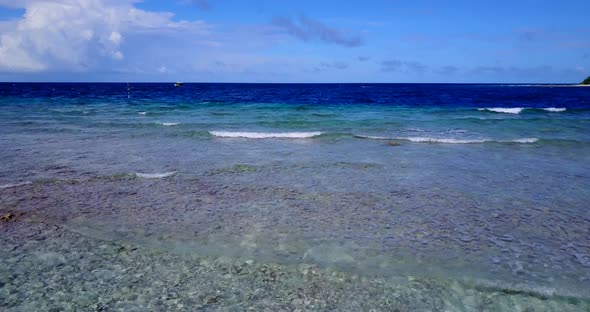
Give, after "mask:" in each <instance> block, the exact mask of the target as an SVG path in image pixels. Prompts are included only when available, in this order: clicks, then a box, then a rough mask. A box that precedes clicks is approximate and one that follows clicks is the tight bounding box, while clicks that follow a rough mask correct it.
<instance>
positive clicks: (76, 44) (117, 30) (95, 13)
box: [0, 0, 210, 72]
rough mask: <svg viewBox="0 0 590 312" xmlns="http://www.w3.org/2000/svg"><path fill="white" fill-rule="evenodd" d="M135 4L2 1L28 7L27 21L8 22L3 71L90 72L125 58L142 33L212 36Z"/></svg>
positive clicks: (124, 0)
mask: <svg viewBox="0 0 590 312" xmlns="http://www.w3.org/2000/svg"><path fill="white" fill-rule="evenodd" d="M135 2H137V1H135V0H119V1H115V0H53V1H51V0H0V6H5V7H12V8H24V9H25V10H26V11H25V14H24V16H23V17H22V18H21V19H18V20H14V21H10V22H4V23H2V25H1V27H0V30H1V31H2V32H1V34H0V71H14V72H36V71H44V70H61V71H86V70H89V69H96V68H99V69H100V68H102V67H103V65H104V64H110V63H112V62H121V61H123V60H124V59H125V53H124V51H123V48H124V47H123V44H124V42H125V41H126V38H128V37H130V36H134V35H136V34H146V33H148V34H158V33H165V32H170V31H173V32H178V31H189V32H193V33H195V34H198V35H206V34H207V33H208V30H209V28H210V27H209V26H208V25H207V24H206V23H205V22H202V21H193V22H189V21H174V20H173V17H174V14H172V13H169V12H148V11H144V10H140V9H138V8H136V7H135V6H134V3H135Z"/></svg>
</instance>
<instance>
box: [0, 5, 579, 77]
mask: <svg viewBox="0 0 590 312" xmlns="http://www.w3.org/2000/svg"><path fill="white" fill-rule="evenodd" d="M566 3H567V4H566ZM589 20H590V2H589V1H587V0H580V1H578V0H570V1H567V2H565V1H561V2H558V1H547V0H535V1H528V0H526V1H525V0H521V1H519V0H512V1H504V0H501V1H473V0H471V1H453V0H449V1H420V0H416V1H401V0H389V1H385V0H383V1H378V0H364V1H353V0H349V1H332V0H313V1H312V0H298V1H286V0H249V1H246V0H166V1H164V0H144V1H138V0H52V1H50V0H0V81H48V82H60V81H61V82H63V81H66V82H95V81H103V82H109V81H121V82H125V81H133V82H142V81H144V82H169V81H184V82H253V83H254V82H278V83H283V82H285V83H286V82H392V83H463V82H468V83H577V82H579V81H581V80H583V79H584V78H585V77H587V76H588V75H590V35H589V34H590V22H589Z"/></svg>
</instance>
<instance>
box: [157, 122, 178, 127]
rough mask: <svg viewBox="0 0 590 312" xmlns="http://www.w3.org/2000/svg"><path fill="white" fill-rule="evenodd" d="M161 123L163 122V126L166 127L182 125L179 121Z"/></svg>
mask: <svg viewBox="0 0 590 312" xmlns="http://www.w3.org/2000/svg"><path fill="white" fill-rule="evenodd" d="M159 124H161V125H162V126H165V127H172V126H178V125H180V123H179V122H160V123H159Z"/></svg>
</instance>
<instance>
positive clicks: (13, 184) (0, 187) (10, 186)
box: [0, 181, 33, 190]
mask: <svg viewBox="0 0 590 312" xmlns="http://www.w3.org/2000/svg"><path fill="white" fill-rule="evenodd" d="M31 183H33V182H31V181H25V182H19V183H8V184H2V185H0V190H3V189H8V188H13V187H19V186H23V185H29V184H31Z"/></svg>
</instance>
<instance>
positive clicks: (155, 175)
mask: <svg viewBox="0 0 590 312" xmlns="http://www.w3.org/2000/svg"><path fill="white" fill-rule="evenodd" d="M175 174H176V171H170V172H163V173H140V172H137V173H135V175H136V176H137V177H139V178H144V179H161V178H167V177H171V176H173V175H175Z"/></svg>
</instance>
